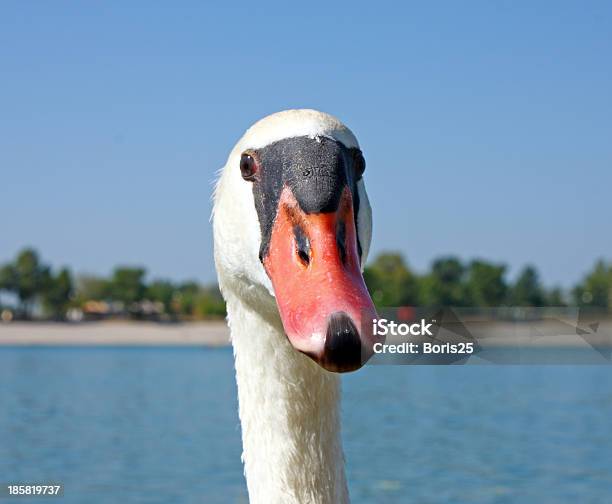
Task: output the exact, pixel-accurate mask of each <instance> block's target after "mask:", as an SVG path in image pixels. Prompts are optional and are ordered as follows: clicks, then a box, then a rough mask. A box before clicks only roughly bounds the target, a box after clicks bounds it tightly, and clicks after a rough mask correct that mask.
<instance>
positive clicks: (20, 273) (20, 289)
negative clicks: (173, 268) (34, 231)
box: [0, 248, 225, 320]
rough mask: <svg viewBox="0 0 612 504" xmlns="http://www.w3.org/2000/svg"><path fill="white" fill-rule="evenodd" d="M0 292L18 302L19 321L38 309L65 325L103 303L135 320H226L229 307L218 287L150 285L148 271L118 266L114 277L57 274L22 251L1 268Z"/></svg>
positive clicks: (34, 255) (161, 282) (166, 282)
mask: <svg viewBox="0 0 612 504" xmlns="http://www.w3.org/2000/svg"><path fill="white" fill-rule="evenodd" d="M0 291H5V292H7V293H11V294H13V295H14V296H15V297H16V299H17V300H18V306H17V310H16V311H17V313H16V315H17V316H18V317H19V318H24V319H30V318H32V314H33V308H34V306H35V305H37V306H39V307H40V308H41V309H42V312H43V314H44V316H46V317H47V318H52V319H57V320H61V319H64V318H66V314H67V313H68V311H69V310H70V309H71V308H75V309H79V310H82V309H86V308H87V307H88V306H92V305H95V303H94V302H99V303H98V306H99V305H100V304H102V305H112V307H113V312H114V313H117V312H118V313H120V314H123V315H125V316H128V317H131V318H140V317H142V316H143V315H146V313H147V312H146V309H145V308H146V307H147V306H153V307H154V310H153V313H154V314H155V315H161V316H163V318H165V319H179V318H180V319H205V318H215V317H223V316H224V315H225V303H224V302H223V298H222V297H221V293H220V292H219V290H218V288H217V287H216V285H214V286H202V285H200V284H198V283H197V282H194V281H190V282H182V283H175V282H171V281H169V280H153V281H151V282H147V281H146V270H145V269H144V268H139V267H136V268H135V267H117V268H115V270H114V271H113V273H112V275H111V276H110V278H103V277H97V276H88V275H83V276H79V277H76V278H75V277H74V276H73V275H72V273H71V272H70V270H69V269H67V268H61V269H59V270H58V271H56V272H55V271H53V269H52V268H51V267H50V266H48V265H47V264H45V263H44V262H42V261H41V259H40V257H39V255H38V253H37V252H36V251H35V250H33V249H29V248H28V249H24V250H22V251H21V252H19V254H18V255H17V257H16V258H15V260H14V261H11V262H9V263H8V264H4V265H2V266H1V267H0Z"/></svg>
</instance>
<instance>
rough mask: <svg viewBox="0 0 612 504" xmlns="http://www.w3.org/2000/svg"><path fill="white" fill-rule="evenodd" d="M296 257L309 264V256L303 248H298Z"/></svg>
mask: <svg viewBox="0 0 612 504" xmlns="http://www.w3.org/2000/svg"><path fill="white" fill-rule="evenodd" d="M298 257H299V258H300V259H301V261H302V262H303V263H304V264H305V265H308V264H310V257H309V256H308V254H307V253H306V252H305V251H304V250H298Z"/></svg>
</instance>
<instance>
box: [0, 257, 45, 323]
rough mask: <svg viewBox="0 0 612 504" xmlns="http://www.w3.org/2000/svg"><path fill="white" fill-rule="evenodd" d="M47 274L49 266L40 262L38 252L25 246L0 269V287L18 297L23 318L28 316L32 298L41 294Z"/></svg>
mask: <svg viewBox="0 0 612 504" xmlns="http://www.w3.org/2000/svg"><path fill="white" fill-rule="evenodd" d="M49 276H50V271H49V267H48V266H46V265H44V264H42V263H41V262H40V258H39V256H38V253H37V252H36V251H35V250H33V249H30V248H26V249H23V250H22V251H21V252H19V254H18V255H17V258H16V259H15V261H14V262H13V263H10V264H6V265H5V266H3V267H2V269H1V270H0V288H2V289H4V290H7V291H9V292H12V293H14V294H15V295H16V296H17V297H18V298H19V303H20V311H21V313H22V314H23V316H24V317H25V318H29V317H30V315H31V310H32V305H33V303H34V300H35V299H36V297H38V296H40V295H41V294H43V292H44V290H45V288H46V286H47V285H48V283H49Z"/></svg>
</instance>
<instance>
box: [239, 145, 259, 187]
mask: <svg viewBox="0 0 612 504" xmlns="http://www.w3.org/2000/svg"><path fill="white" fill-rule="evenodd" d="M258 171H259V165H258V163H257V161H256V160H255V158H254V157H253V156H252V155H251V154H248V153H246V152H245V153H244V154H243V155H242V157H241V158H240V173H241V174H242V178H243V179H244V180H248V181H249V182H251V181H253V180H255V175H256V174H257V172H258Z"/></svg>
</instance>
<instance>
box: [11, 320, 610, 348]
mask: <svg viewBox="0 0 612 504" xmlns="http://www.w3.org/2000/svg"><path fill="white" fill-rule="evenodd" d="M468 327H469V329H470V333H471V334H472V335H473V336H474V337H476V338H477V339H478V341H479V342H480V343H481V344H484V345H487V346H489V345H490V346H498V345H501V346H508V345H510V346H516V345H520V346H523V347H548V346H562V347H588V346H589V345H596V346H598V345H601V346H607V347H610V346H612V321H611V320H605V321H603V323H601V324H600V325H599V327H598V328H597V329H598V330H597V331H596V332H595V331H593V332H590V331H589V333H586V334H582V335H578V334H577V333H576V331H575V330H571V329H572V328H571V326H568V325H564V324H556V323H554V322H551V321H535V322H530V323H518V324H513V323H507V322H493V323H491V322H489V323H483V324H480V323H476V324H469V325H468ZM442 334H443V333H440V335H442ZM448 334H449V333H445V334H444V336H442V338H443V339H444V340H445V341H452V340H453V338H452V334H450V336H451V338H450V340H447V339H446V338H447V337H448ZM393 339H394V338H390V337H388V338H387V342H391V340H393ZM404 339H405V338H400V340H401V341H404ZM398 341H399V340H398ZM229 344H230V341H229V329H228V328H227V325H226V323H225V322H224V321H215V322H182V323H155V322H135V321H105V322H83V323H49V322H12V323H8V324H7V323H4V324H2V323H0V346H8V345H10V346H15V345H22V346H28V345H30V346H32V345H33V346H36V345H47V346H48V345H52V346H54V345H73V346H76V345H79V346H80V345H135V346H155V345H168V346H171V345H178V346H180V345H193V346H212V347H219V346H228V345H229Z"/></svg>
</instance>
